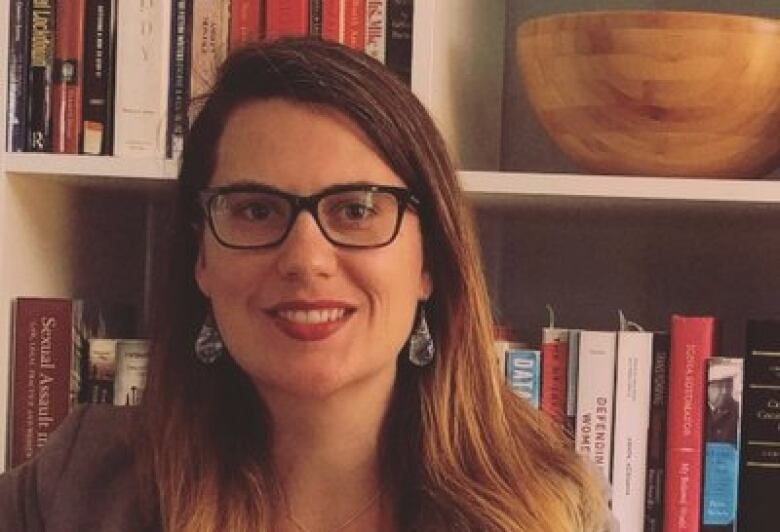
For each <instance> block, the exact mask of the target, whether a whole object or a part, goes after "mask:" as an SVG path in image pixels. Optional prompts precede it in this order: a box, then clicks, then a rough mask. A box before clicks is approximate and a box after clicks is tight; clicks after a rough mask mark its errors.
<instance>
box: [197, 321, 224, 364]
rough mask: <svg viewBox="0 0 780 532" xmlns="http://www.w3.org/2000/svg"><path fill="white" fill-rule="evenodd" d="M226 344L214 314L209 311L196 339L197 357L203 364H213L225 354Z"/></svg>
mask: <svg viewBox="0 0 780 532" xmlns="http://www.w3.org/2000/svg"><path fill="white" fill-rule="evenodd" d="M225 351H226V350H225V344H224V343H223V342H222V336H220V334H219V329H217V324H216V323H215V322H214V315H213V314H212V313H211V312H209V313H208V315H207V316H206V320H205V321H204V322H203V326H202V327H201V328H200V332H199V333H198V337H197V338H196V339H195V357H196V358H197V359H198V360H200V361H201V362H202V363H203V364H207V365H208V364H213V363H214V362H215V361H216V360H217V359H218V358H219V357H221V356H222V355H224V354H225Z"/></svg>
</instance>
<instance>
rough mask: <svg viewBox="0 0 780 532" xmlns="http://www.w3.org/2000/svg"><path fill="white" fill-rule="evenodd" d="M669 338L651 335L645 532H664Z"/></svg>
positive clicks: (664, 334)
mask: <svg viewBox="0 0 780 532" xmlns="http://www.w3.org/2000/svg"><path fill="white" fill-rule="evenodd" d="M668 383H669V335H668V334H667V333H659V332H657V333H654V334H653V380H652V384H651V396H650V430H649V431H648V441H647V481H646V482H645V526H644V530H645V532H663V524H664V476H665V471H666V405H667V400H668V397H669V384H668Z"/></svg>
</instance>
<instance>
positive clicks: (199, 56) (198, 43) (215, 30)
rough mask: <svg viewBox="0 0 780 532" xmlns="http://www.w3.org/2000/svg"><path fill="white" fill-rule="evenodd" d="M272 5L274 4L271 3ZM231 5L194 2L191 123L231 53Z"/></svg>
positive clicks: (208, 0) (204, 0) (216, 1)
mask: <svg viewBox="0 0 780 532" xmlns="http://www.w3.org/2000/svg"><path fill="white" fill-rule="evenodd" d="M270 3H273V2H270ZM229 8H230V4H229V3H227V2H221V1H219V0H193V3H192V35H191V38H192V45H191V49H190V50H191V57H190V102H191V103H192V104H193V105H191V106H190V109H189V112H190V122H192V120H193V119H194V118H195V117H196V116H197V114H198V110H199V104H200V101H201V100H202V99H203V98H204V97H205V96H206V95H207V94H208V92H209V91H210V90H211V86H212V85H213V84H214V81H215V80H216V77H217V70H218V69H219V66H220V65H221V64H222V63H223V62H224V60H225V58H226V57H227V53H228V38H229V33H230V32H229V28H230V24H229V17H230V11H229Z"/></svg>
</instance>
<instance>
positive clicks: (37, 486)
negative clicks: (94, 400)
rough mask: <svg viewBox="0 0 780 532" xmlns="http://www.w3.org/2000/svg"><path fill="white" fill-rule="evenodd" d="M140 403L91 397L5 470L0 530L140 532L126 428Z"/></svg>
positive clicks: (1, 480) (0, 479)
mask: <svg viewBox="0 0 780 532" xmlns="http://www.w3.org/2000/svg"><path fill="white" fill-rule="evenodd" d="M136 413H137V411H136V409H134V408H132V407H113V406H108V405H86V406H83V407H80V408H78V409H77V410H76V411H75V412H73V413H72V414H71V415H70V416H69V417H68V418H67V419H66V420H65V421H64V422H63V424H62V425H61V426H60V427H59V429H58V430H57V431H56V432H55V433H54V434H52V436H51V437H50V440H49V442H48V443H47V444H46V446H45V447H44V448H43V449H41V451H40V452H39V453H38V455H36V456H35V457H34V458H33V459H32V460H31V461H29V462H27V463H25V464H23V465H21V466H19V467H17V468H15V469H13V470H12V471H10V472H8V473H6V474H4V475H2V476H0V532H12V531H13V532H39V531H44V530H45V531H46V532H83V531H90V532H109V531H110V532H125V531H128V532H141V531H144V530H149V531H152V530H158V527H152V528H149V527H144V526H143V524H142V521H141V513H140V510H139V506H138V493H139V492H138V485H137V482H136V477H135V472H134V470H133V452H132V449H131V447H130V444H129V441H128V435H129V432H128V428H131V427H132V426H133V425H134V422H133V421H134V418H135V416H136Z"/></svg>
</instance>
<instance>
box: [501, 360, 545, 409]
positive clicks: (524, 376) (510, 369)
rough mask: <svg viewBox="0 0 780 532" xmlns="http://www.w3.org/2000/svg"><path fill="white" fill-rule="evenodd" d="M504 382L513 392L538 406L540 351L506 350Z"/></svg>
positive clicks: (540, 372) (540, 373)
mask: <svg viewBox="0 0 780 532" xmlns="http://www.w3.org/2000/svg"><path fill="white" fill-rule="evenodd" d="M506 372H507V373H506V383H507V385H508V386H509V389H510V390H512V391H513V392H514V393H515V394H517V395H519V396H520V397H522V398H524V399H526V400H527V401H528V402H530V403H531V405H533V406H534V407H535V408H539V388H540V384H541V376H542V371H541V352H540V351H538V350H536V349H515V348H510V349H509V350H508V351H507V352H506Z"/></svg>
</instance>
